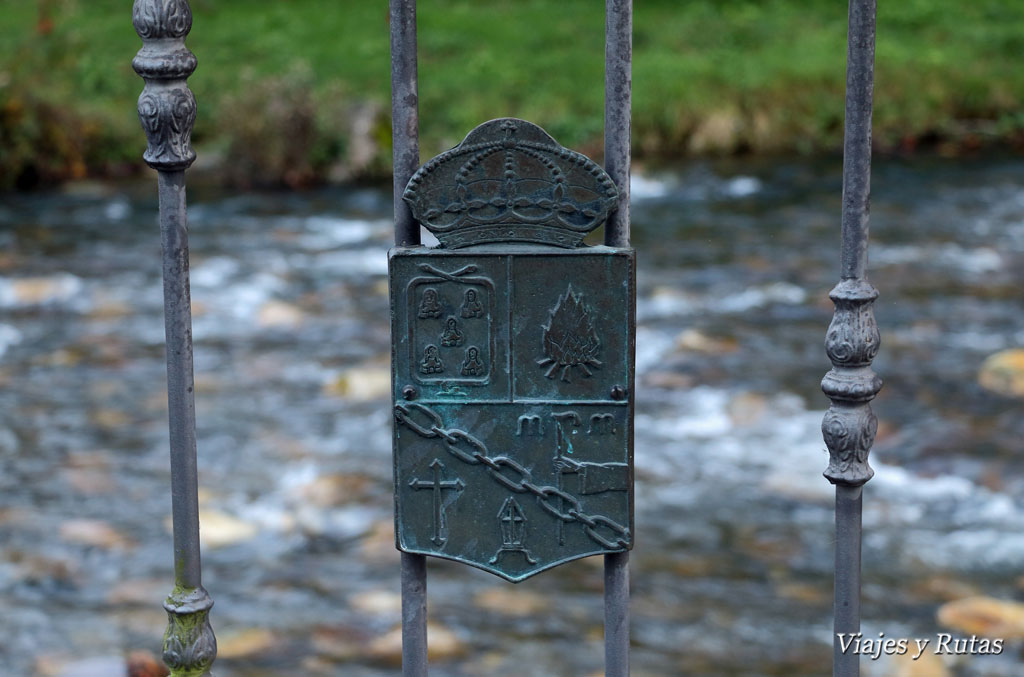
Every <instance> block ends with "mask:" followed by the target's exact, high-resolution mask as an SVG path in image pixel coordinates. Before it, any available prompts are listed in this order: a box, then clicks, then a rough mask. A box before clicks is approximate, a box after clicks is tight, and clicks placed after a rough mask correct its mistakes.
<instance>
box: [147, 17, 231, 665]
mask: <svg viewBox="0 0 1024 677" xmlns="http://www.w3.org/2000/svg"><path fill="white" fill-rule="evenodd" d="M132 24H133V25H134V26H135V31H136V32H137V33H138V34H139V37H140V38H142V49H141V50H139V53H138V54H136V56H135V59H134V60H133V61H132V66H133V68H134V69H135V71H136V72H137V73H138V74H139V75H140V76H142V78H143V79H144V80H145V82H146V86H145V88H144V89H143V91H142V94H141V95H140V96H139V102H138V110H139V121H140V122H141V123H142V128H143V129H144V130H145V132H146V137H147V140H148V146H147V148H146V152H145V154H144V156H143V157H144V159H145V160H146V163H147V164H149V166H150V167H152V168H153V169H155V170H157V172H158V177H159V178H158V191H159V200H160V202H159V209H160V218H159V221H160V240H161V247H162V252H163V254H162V256H163V288H164V290H163V291H164V329H165V340H166V345H167V409H168V422H169V428H170V452H171V453H170V457H171V459H170V460H171V517H172V523H173V529H174V578H175V586H174V589H173V590H172V591H171V594H170V595H169V596H168V597H167V599H166V600H165V601H164V609H166V610H167V616H168V628H167V632H166V633H165V634H164V647H163V659H164V662H165V663H166V664H167V666H168V667H170V669H171V674H172V675H186V674H187V675H209V674H210V672H209V670H210V666H211V665H212V664H213V661H214V659H215V657H216V655H217V640H216V638H215V637H214V634H213V629H212V628H211V627H210V621H209V614H210V608H211V607H212V606H213V600H212V599H211V598H210V595H209V594H208V593H207V592H206V590H205V589H203V586H202V567H201V560H200V551H199V484H198V470H197V464H196V412H195V395H194V389H195V382H194V375H193V365H192V304H191V298H190V291H189V251H188V217H187V214H186V198H185V170H186V169H187V168H188V167H190V166H191V165H192V162H193V161H194V160H195V157H196V154H195V152H194V151H193V150H192V145H191V135H192V126H193V125H194V124H195V118H196V101H195V97H194V96H193V95H192V92H191V91H190V90H189V88H188V85H187V82H186V81H187V79H188V77H189V75H191V74H192V72H193V71H194V70H195V68H196V58H195V55H194V54H192V52H191V51H189V49H188V48H187V47H186V46H185V37H186V36H187V35H188V33H189V31H191V29H192V12H191V9H190V7H189V5H188V2H180V3H171V4H168V3H166V2H163V0H135V3H134V5H133V7H132Z"/></svg>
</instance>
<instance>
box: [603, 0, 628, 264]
mask: <svg viewBox="0 0 1024 677" xmlns="http://www.w3.org/2000/svg"><path fill="white" fill-rule="evenodd" d="M604 61H605V66H604V167H605V171H607V172H608V175H609V176H610V177H612V180H613V181H615V185H616V186H617V187H618V189H619V207H618V209H616V210H615V211H614V212H612V213H611V216H609V218H608V222H607V223H606V224H605V231H604V242H605V244H606V245H608V246H609V247H628V246H629V163H630V125H631V108H632V96H633V0H605V45H604Z"/></svg>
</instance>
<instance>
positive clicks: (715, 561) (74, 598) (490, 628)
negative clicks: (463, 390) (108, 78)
mask: <svg viewBox="0 0 1024 677" xmlns="http://www.w3.org/2000/svg"><path fill="white" fill-rule="evenodd" d="M193 183H198V182H196V181H193ZM873 183H874V196H873V213H872V247H871V254H870V256H871V266H870V275H871V280H872V282H873V283H874V284H875V286H877V287H878V288H879V290H880V292H881V298H880V299H879V301H878V303H877V317H878V322H879V325H880V327H881V331H882V349H881V352H880V354H879V357H878V359H877V360H876V363H875V366H876V371H878V372H879V374H881V376H882V377H883V378H884V379H885V381H886V386H885V388H884V389H883V391H882V393H881V394H880V396H879V397H878V399H877V402H876V406H875V410H876V413H877V414H878V417H879V422H880V423H879V434H878V440H877V443H876V445H875V450H874V452H873V454H872V463H873V465H874V467H875V469H876V471H877V474H876V476H875V478H874V479H873V480H872V481H871V482H870V483H869V484H868V485H867V487H866V489H865V515H864V526H865V540H864V552H863V563H864V589H863V604H862V608H863V615H864V631H865V634H866V636H870V637H877V636H878V633H880V632H884V633H885V635H886V636H887V637H908V638H913V637H932V638H934V637H935V635H936V633H937V632H940V631H950V632H953V633H954V634H957V631H956V630H955V629H954V630H945V629H944V628H943V627H942V626H940V625H939V624H938V621H937V619H936V613H937V610H938V609H939V607H940V606H941V605H943V604H944V603H946V602H948V601H950V600H955V599H958V598H961V597H968V596H975V595H984V596H988V597H994V598H999V599H1003V600H1013V599H1015V598H1019V597H1022V596H1024V579H1022V578H1021V574H1022V565H1024V536H1022V534H1024V502H1022V498H1024V446H1022V443H1021V440H1022V438H1024V416H1022V415H1021V410H1022V401H1021V399H1015V398H1013V397H1010V396H1004V395H999V394H996V393H992V392H989V391H987V390H985V389H984V388H982V387H981V386H980V385H979V383H978V373H979V369H980V368H981V367H982V363H983V361H984V360H985V359H986V358H987V357H989V356H990V355H992V354H994V353H997V352H1000V351H1004V350H1008V349H1012V348H1015V347H1019V346H1022V345H1024V312H1022V310H1024V308H1022V294H1021V288H1022V285H1024V162H1022V161H1021V160H1019V159H1011V158H1006V159H998V158H996V159H991V158H990V159H987V160H984V161H981V160H976V161H957V162H952V161H941V160H934V159H933V160H927V161H924V160H922V161H915V162H913V163H908V162H897V161H887V162H879V163H877V164H876V170H875V175H874V182H873ZM190 198H191V205H192V206H191V209H190V223H191V233H192V237H191V239H192V242H191V244H192V255H193V265H192V285H193V303H194V313H195V329H194V336H195V341H196V344H195V354H196V398H197V401H196V408H197V416H198V439H199V466H200V475H201V503H202V511H203V520H204V521H203V538H204V544H205V549H204V553H203V556H204V574H205V576H204V583H205V585H206V587H207V588H208V589H209V590H210V592H211V594H212V595H213V597H214V599H215V601H216V606H215V607H214V610H213V615H212V620H213V624H214V628H215V630H216V632H217V634H218V637H219V640H220V644H221V657H220V659H219V660H218V662H217V667H216V674H217V675H218V676H219V677H229V676H238V677H242V676H245V677H257V676H264V675H351V676H355V677H361V676H371V675H392V674H395V673H396V667H395V666H396V661H397V656H398V647H399V644H398V635H397V631H396V627H397V624H398V622H399V598H398V595H397V592H398V556H397V553H396V552H395V550H394V547H393V540H392V539H393V537H392V525H391V519H392V518H391V507H392V504H391V495H392V488H391V483H392V475H391V473H392V470H391V467H392V466H391V434H390V426H391V414H390V411H391V409H390V406H389V402H388V398H389V387H390V386H389V371H388V369H389V367H388V351H389V337H388V302H387V279H386V269H387V262H386V251H387V248H388V246H389V242H390V237H391V232H390V223H389V214H390V204H391V197H390V193H389V192H388V190H387V189H386V188H379V187H346V188H331V189H324V190H319V191H313V192H306V193H267V194H229V193H224V192H219V193H218V192H213V193H208V192H204V191H203V190H202V189H200V188H196V189H194V190H192V192H191V194H190ZM633 198H634V204H633V221H634V245H635V246H636V248H637V249H638V252H639V277H638V309H637V319H638V329H637V394H636V395H637V409H636V468H637V499H636V525H637V534H636V549H635V551H634V556H633V559H632V571H633V607H632V612H633V629H632V637H633V666H634V670H633V674H634V675H637V676H652V675H684V674H690V675H723V676H726V675H789V676H797V675H824V674H827V673H828V672H829V670H830V666H831V658H830V652H831V634H830V633H831V591H832V585H831V573H832V556H833V555H832V538H833V536H832V528H833V526H832V504H831V500H832V499H831V497H832V489H831V487H830V485H829V484H828V482H827V481H826V480H825V479H824V478H823V477H822V476H821V472H822V471H823V470H824V468H825V466H826V462H827V453H826V451H825V448H824V444H823V443H822V440H821V432H820V422H821V417H822V414H823V411H824V409H825V407H826V406H827V400H826V398H825V397H824V396H823V395H822V394H821V392H820V390H819V382H820V380H821V377H822V376H823V375H824V373H825V372H826V371H827V369H828V367H829V364H828V360H827V358H826V356H825V354H824V349H823V339H824V334H825V329H826V327H827V326H828V323H829V320H830V318H831V313H832V307H831V303H830V302H829V300H828V298H827V293H828V291H829V289H830V288H831V286H832V285H833V284H834V283H835V282H836V281H837V275H838V272H837V271H838V254H839V237H838V215H839V201H840V200H839V167H838V162H835V161H829V162H825V163H813V162H808V163H784V164H772V165H769V164H767V163H765V164H760V165H758V164H754V165H750V164H747V163H744V164H740V163H721V164H698V165H688V166H684V167H676V168H673V169H671V170H664V171H661V172H658V171H652V172H651V173H649V174H644V175H643V176H640V177H637V178H635V179H634V188H633ZM155 218H156V204H155V184H154V182H153V181H151V180H150V179H147V180H146V181H140V182H135V183H130V184H112V185H107V184H104V185H86V184H81V185H77V186H71V187H70V188H68V189H65V190H63V191H59V192H49V193H36V194H29V195H13V196H7V197H6V198H5V199H4V201H3V204H2V206H0V547H2V551H0V609H2V613H0V638H2V640H0V674H3V675H14V676H17V675H65V676H67V675H79V676H81V675H94V674H96V675H100V674H102V675H108V674H117V672H116V671H114V672H111V671H110V670H111V668H110V667H109V666H110V665H114V664H119V663H118V661H121V660H122V659H120V658H118V657H119V656H121V655H122V654H124V653H127V652H130V651H133V650H145V651H149V652H152V653H156V654H158V653H159V646H160V637H161V635H162V633H163V629H164V626H165V622H166V618H165V614H164V613H163V611H162V609H161V607H160V602H161V601H162V599H163V597H164V596H165V595H166V594H167V593H168V592H169V591H170V588H171V566H172V561H171V559H172V558H171V544H170V536H169V531H168V528H169V526H168V523H169V512H170V510H169V504H170V500H169V499H170V494H169V469H168V460H167V446H168V443H167V430H166V425H167V423H166V401H165V391H164V388H165V372H164V363H163V323H162V305H161V303H162V296H161V286H160V277H159V276H160V261H159V238H158V232H157V229H156V226H155ZM601 585H602V572H601V567H600V559H591V560H584V561H579V562H574V563H572V564H569V565H566V566H563V567H561V568H558V569H556V570H553V571H551V572H547V573H545V574H542V575H540V576H538V577H536V578H533V579H530V580H529V581H527V582H525V583H522V584H519V585H517V586H513V585H511V584H508V583H505V582H503V581H501V580H499V579H497V578H495V577H493V576H490V575H488V574H486V573H483V572H481V571H478V570H475V569H471V568H468V567H459V566H458V565H454V564H451V563H447V562H432V563H431V565H430V586H429V590H430V617H431V621H432V626H431V638H432V641H433V642H434V652H433V659H432V662H433V665H434V671H433V672H432V674H438V675H517V676H524V677H530V676H539V677H552V676H563V675H565V676H575V675H584V676H589V675H597V674H601V672H600V671H601V668H602V663H603V652H602V648H601V632H602V627H601ZM962 634H964V633H959V634H958V635H957V636H959V635H962ZM968 634H969V633H968ZM1020 657H1021V647H1020V643H1019V642H1015V641H1008V643H1007V649H1006V650H1005V651H1004V652H1003V653H1002V654H1001V655H999V656H988V657H986V656H975V657H945V658H943V659H942V661H940V662H942V663H943V665H942V666H939V665H938V663H935V664H934V665H936V666H937V667H935V669H936V670H938V669H939V668H940V667H941V668H942V669H948V670H950V671H955V674H961V675H1020V674H1024V672H1022V669H1024V668H1022V664H1021V662H1020ZM863 663H864V671H865V674H866V675H889V674H892V675H895V674H902V673H898V672H897V670H899V669H902V668H901V667H900V666H899V665H898V664H897V663H895V662H894V659H886V658H884V657H883V658H882V659H880V660H878V661H872V660H864V661H863ZM102 666H108V667H106V668H104V667H102ZM90 670H91V671H90ZM907 674H909V673H907ZM920 674H932V673H928V672H922V673H920ZM950 674H954V672H950Z"/></svg>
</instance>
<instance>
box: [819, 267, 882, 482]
mask: <svg viewBox="0 0 1024 677" xmlns="http://www.w3.org/2000/svg"><path fill="white" fill-rule="evenodd" d="M829 298H831V299H832V301H833V303H835V306H836V310H835V315H834V316H833V318H832V324H831V325H829V328H828V334H827V335H826V338H825V351H826V352H827V353H828V356H829V359H830V360H832V369H831V371H829V372H828V373H827V374H825V378H824V379H822V381H821V389H822V390H823V391H824V392H825V394H826V395H828V396H829V398H831V400H832V405H831V406H830V407H829V409H828V412H827V413H826V414H825V419H824V420H823V421H822V423H821V432H822V434H823V435H824V437H825V445H826V446H827V447H828V451H829V456H830V458H829V464H828V469H827V470H826V471H825V477H826V478H828V480H829V481H830V482H832V483H833V484H845V485H848V486H859V485H861V484H864V483H865V482H867V481H868V480H869V479H871V477H872V476H873V475H874V474H875V471H874V470H872V469H871V466H870V465H868V453H869V452H870V451H871V445H872V444H874V442H875V433H876V432H877V431H878V419H877V418H875V415H874V413H873V412H872V411H871V404H870V402H871V400H872V399H874V397H875V395H877V394H878V391H879V390H881V389H882V379H881V378H879V377H878V375H877V374H875V372H874V371H872V369H871V361H872V360H873V359H874V358H875V355H877V354H878V348H879V345H880V343H881V341H880V337H879V334H878V325H877V324H876V323H875V313H874V310H873V306H874V302H875V299H876V298H878V291H877V290H876V289H875V288H874V287H872V286H871V284H870V283H869V282H868V281H867V280H865V279H863V278H854V279H845V280H842V281H840V282H839V284H837V285H836V286H835V288H834V289H833V290H832V292H831V293H830V294H829Z"/></svg>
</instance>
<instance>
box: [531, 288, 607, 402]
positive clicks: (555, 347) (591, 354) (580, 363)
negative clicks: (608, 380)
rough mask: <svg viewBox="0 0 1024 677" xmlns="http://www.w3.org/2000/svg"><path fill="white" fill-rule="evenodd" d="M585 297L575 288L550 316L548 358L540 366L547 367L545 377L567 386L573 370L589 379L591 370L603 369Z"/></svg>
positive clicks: (545, 336)
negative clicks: (574, 291)
mask: <svg viewBox="0 0 1024 677" xmlns="http://www.w3.org/2000/svg"><path fill="white" fill-rule="evenodd" d="M582 299H583V295H582V294H576V293H573V290H572V285H569V288H568V289H567V290H566V292H565V294H564V295H562V296H560V297H559V299H558V301H557V302H556V303H555V307H554V308H552V309H551V311H550V314H549V315H548V323H547V324H546V325H542V326H541V329H543V330H544V334H543V339H544V340H543V344H544V357H543V358H542V359H539V360H537V364H539V365H540V366H542V367H547V368H548V369H547V371H546V372H544V375H545V376H546V377H548V378H555V376H556V375H557V376H558V378H560V379H561V380H562V381H563V382H565V383H571V382H572V379H571V378H570V377H571V376H572V372H573V367H575V368H577V369H579V370H580V371H581V372H583V377H584V378H588V377H590V376H592V375H593V373H594V372H592V371H591V368H594V369H596V368H598V367H600V366H601V362H600V360H598V359H597V353H598V350H599V349H600V347H601V340H600V339H599V338H598V336H597V332H596V331H595V330H594V324H593V321H592V317H593V311H592V310H591V309H590V307H589V306H586V305H584V304H583V300H582Z"/></svg>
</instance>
